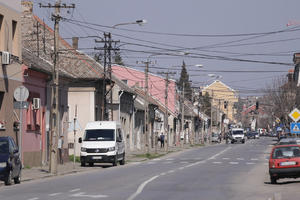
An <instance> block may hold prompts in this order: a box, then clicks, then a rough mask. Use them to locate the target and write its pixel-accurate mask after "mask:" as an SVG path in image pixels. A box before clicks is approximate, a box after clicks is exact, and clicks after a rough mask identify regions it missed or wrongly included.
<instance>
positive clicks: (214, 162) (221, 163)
mask: <svg viewBox="0 0 300 200" xmlns="http://www.w3.org/2000/svg"><path fill="white" fill-rule="evenodd" d="M213 164H222V162H213Z"/></svg>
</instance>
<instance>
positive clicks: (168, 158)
mask: <svg viewBox="0 0 300 200" xmlns="http://www.w3.org/2000/svg"><path fill="white" fill-rule="evenodd" d="M166 160H174V158H167V159H166Z"/></svg>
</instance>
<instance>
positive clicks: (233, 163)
mask: <svg viewBox="0 0 300 200" xmlns="http://www.w3.org/2000/svg"><path fill="white" fill-rule="evenodd" d="M229 164H231V165H237V164H239V162H229Z"/></svg>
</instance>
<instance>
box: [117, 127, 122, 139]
mask: <svg viewBox="0 0 300 200" xmlns="http://www.w3.org/2000/svg"><path fill="white" fill-rule="evenodd" d="M117 138H118V139H119V140H120V141H122V140H123V139H122V131H121V129H118V134H117Z"/></svg>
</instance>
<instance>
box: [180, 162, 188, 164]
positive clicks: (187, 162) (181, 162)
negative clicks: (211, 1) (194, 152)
mask: <svg viewBox="0 0 300 200" xmlns="http://www.w3.org/2000/svg"><path fill="white" fill-rule="evenodd" d="M180 163H182V164H187V163H189V162H186V161H181V162H180Z"/></svg>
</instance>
